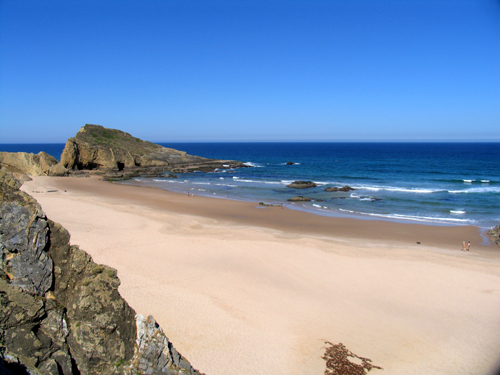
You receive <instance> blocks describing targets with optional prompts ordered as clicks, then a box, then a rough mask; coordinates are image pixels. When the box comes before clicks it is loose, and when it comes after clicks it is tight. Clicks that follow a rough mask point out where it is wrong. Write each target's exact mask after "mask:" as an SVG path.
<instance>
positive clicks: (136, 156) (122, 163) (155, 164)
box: [61, 124, 244, 173]
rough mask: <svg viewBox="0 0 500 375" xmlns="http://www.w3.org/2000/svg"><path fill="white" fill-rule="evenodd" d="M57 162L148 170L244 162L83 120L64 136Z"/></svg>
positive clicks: (87, 167)
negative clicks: (195, 153) (208, 155)
mask: <svg viewBox="0 0 500 375" xmlns="http://www.w3.org/2000/svg"><path fill="white" fill-rule="evenodd" d="M61 164H62V165H63V166H64V167H65V168H68V169H71V170H101V171H125V172H127V171H128V172H139V173H144V172H146V173H151V172H154V171H177V172H183V171H189V170H194V169H215V168H229V167H231V168H234V167H242V166H244V165H243V163H241V162H236V161H231V160H214V159H206V158H202V157H200V156H193V155H188V154H187V153H185V152H183V151H178V150H174V149H171V148H165V147H162V146H160V145H157V144H154V143H151V142H146V141H143V140H141V139H139V138H135V137H133V136H131V135H130V134H128V133H125V132H122V131H120V130H116V129H108V128H105V127H103V126H100V125H90V124H87V125H85V126H84V127H83V128H81V129H80V130H79V131H78V133H77V134H76V136H75V137H74V138H70V139H68V141H67V143H66V146H65V148H64V151H63V153H62V155H61Z"/></svg>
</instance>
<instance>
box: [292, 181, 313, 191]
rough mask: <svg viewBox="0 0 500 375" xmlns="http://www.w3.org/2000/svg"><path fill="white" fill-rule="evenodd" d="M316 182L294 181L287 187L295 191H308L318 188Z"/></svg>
mask: <svg viewBox="0 0 500 375" xmlns="http://www.w3.org/2000/svg"><path fill="white" fill-rule="evenodd" d="M316 186H318V185H316V184H315V183H314V182H312V181H294V182H292V183H291V184H288V185H286V187H289V188H293V189H308V188H313V187H316Z"/></svg>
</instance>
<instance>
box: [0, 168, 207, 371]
mask: <svg viewBox="0 0 500 375" xmlns="http://www.w3.org/2000/svg"><path fill="white" fill-rule="evenodd" d="M19 186H20V183H19V182H18V181H17V180H15V179H13V178H12V175H11V174H10V173H8V172H5V171H0V252H1V263H0V373H2V374H65V375H67V374H75V375H76V374H138V373H145V374H146V373H147V374H177V375H179V374H198V372H197V371H195V370H194V369H193V368H192V367H191V365H190V364H189V362H188V361H187V360H186V359H184V358H183V357H182V356H181V355H180V354H179V353H178V352H177V351H176V350H175V348H174V347H173V346H172V344H171V343H170V342H169V340H168V338H167V337H166V336H165V335H164V333H163V331H162V330H161V329H160V328H159V326H158V324H157V323H156V322H155V321H154V319H153V318H152V317H148V318H145V317H143V316H142V315H137V314H136V313H135V311H134V310H133V309H132V308H131V307H130V306H129V305H128V304H127V302H126V301H124V300H123V299H122V298H121V296H120V294H119V293H118V286H119V285H120V280H119V279H118V277H117V276H116V270H114V269H113V268H110V267H107V266H104V265H98V264H95V263H94V262H93V261H92V258H91V257H90V255H88V254H87V253H86V252H85V251H83V250H80V249H79V248H78V247H77V246H70V244H69V238H70V237H69V233H68V232H67V231H66V230H65V229H64V228H63V227H61V226H60V225H59V224H57V223H54V222H52V221H51V220H49V219H47V218H46V217H45V214H44V213H43V211H42V210H41V208H40V206H39V205H38V203H37V202H36V201H35V200H34V199H33V198H32V197H30V196H29V195H27V194H25V193H23V192H21V191H19Z"/></svg>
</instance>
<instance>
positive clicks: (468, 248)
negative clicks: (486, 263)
mask: <svg viewBox="0 0 500 375" xmlns="http://www.w3.org/2000/svg"><path fill="white" fill-rule="evenodd" d="M467 251H470V241H469V243H468V244H467Z"/></svg>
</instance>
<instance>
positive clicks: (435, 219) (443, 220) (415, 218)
mask: <svg viewBox="0 0 500 375" xmlns="http://www.w3.org/2000/svg"><path fill="white" fill-rule="evenodd" d="M363 215H368V216H376V217H384V218H388V219H398V220H411V221H420V222H426V223H439V224H447V223H449V224H452V223H467V222H469V221H468V220H466V219H454V218H447V217H432V216H414V215H400V214H376V213H363Z"/></svg>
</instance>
